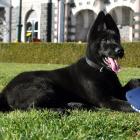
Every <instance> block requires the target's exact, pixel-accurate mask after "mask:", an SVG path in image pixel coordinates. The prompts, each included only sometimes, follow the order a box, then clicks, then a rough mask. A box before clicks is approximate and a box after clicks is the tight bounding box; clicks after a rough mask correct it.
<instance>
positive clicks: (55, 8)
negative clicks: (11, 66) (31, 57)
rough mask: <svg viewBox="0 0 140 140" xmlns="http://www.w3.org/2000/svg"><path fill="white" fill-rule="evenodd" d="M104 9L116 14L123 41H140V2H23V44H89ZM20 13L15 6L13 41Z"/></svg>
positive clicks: (113, 14)
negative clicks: (91, 26)
mask: <svg viewBox="0 0 140 140" xmlns="http://www.w3.org/2000/svg"><path fill="white" fill-rule="evenodd" d="M100 10H105V11H106V12H108V13H110V14H111V15H112V17H113V18H114V20H115V21H116V23H117V25H118V27H119V29H120V33H121V38H122V40H123V41H133V40H134V41H135V40H136V41H139V40H140V22H139V21H140V0H22V41H23V42H25V41H31V40H33V39H37V40H41V41H49V42H50V41H51V42H64V41H68V42H70V41H82V42H85V41H86V36H87V32H88V30H89V27H90V25H91V23H92V22H93V21H94V20H95V18H96V16H97V14H98V13H99V11H100ZM18 11H19V7H14V6H13V7H12V10H11V13H12V18H11V40H12V41H16V40H17V24H18V17H19V16H18ZM134 23H135V24H134Z"/></svg>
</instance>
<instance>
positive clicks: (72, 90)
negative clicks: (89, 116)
mask: <svg viewBox="0 0 140 140" xmlns="http://www.w3.org/2000/svg"><path fill="white" fill-rule="evenodd" d="M87 41H88V42H87V43H88V44H87V52H86V56H85V58H81V59H80V60H79V61H78V62H76V63H74V64H72V65H71V66H68V67H65V68H62V69H57V70H53V71H34V72H24V73H21V74H19V75H18V76H16V77H15V78H14V79H13V80H12V81H11V82H10V83H9V84H8V85H7V86H6V87H5V88H4V90H3V91H2V93H1V94H0V110H1V111H10V110H14V109H22V110H27V109H29V108H32V107H34V108H46V107H47V108H61V107H65V106H67V104H68V103H70V102H80V103H83V104H85V105H87V106H93V107H105V108H110V109H113V110H119V111H133V110H132V109H131V107H130V105H129V104H128V103H127V101H125V93H126V91H127V90H130V89H131V88H134V87H137V86H140V81H139V80H131V81H130V82H129V83H128V84H127V85H126V86H125V87H122V86H121V84H120V82H119V80H118V78H117V75H116V72H117V71H119V66H118V64H117V59H118V58H122V57H123V55H124V50H123V48H122V47H121V44H120V34H119V30H118V28H117V26H116V24H115V22H114V21H113V19H112V17H111V16H110V15H109V14H106V15H105V14H104V12H100V13H99V15H98V16H97V18H96V21H95V22H94V24H93V25H92V26H91V28H90V31H89V34H88V40H87Z"/></svg>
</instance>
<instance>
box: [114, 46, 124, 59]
mask: <svg viewBox="0 0 140 140" xmlns="http://www.w3.org/2000/svg"><path fill="white" fill-rule="evenodd" d="M115 53H116V55H117V56H119V57H123V55H124V50H123V49H122V48H116V49H115Z"/></svg>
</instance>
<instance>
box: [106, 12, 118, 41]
mask: <svg viewBox="0 0 140 140" xmlns="http://www.w3.org/2000/svg"><path fill="white" fill-rule="evenodd" d="M105 23H106V27H107V29H109V30H112V31H114V32H115V33H116V34H118V36H119V39H120V32H119V29H118V27H117V25H116V23H115V21H114V20H113V18H112V17H111V15H110V14H106V16H105Z"/></svg>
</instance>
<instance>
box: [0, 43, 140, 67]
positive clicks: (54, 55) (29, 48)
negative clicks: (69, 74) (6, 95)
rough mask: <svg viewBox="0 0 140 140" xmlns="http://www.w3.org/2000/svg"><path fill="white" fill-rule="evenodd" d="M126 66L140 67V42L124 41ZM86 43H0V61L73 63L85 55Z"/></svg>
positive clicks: (123, 62)
mask: <svg viewBox="0 0 140 140" xmlns="http://www.w3.org/2000/svg"><path fill="white" fill-rule="evenodd" d="M122 45H123V46H124V49H125V57H124V58H123V59H122V60H121V61H120V63H121V64H122V65H123V66H124V67H140V56H139V53H140V43H123V44H122ZM85 50H86V44H79V43H61V44H57V43H56V44H55V43H11V44H4V43H2V44H0V62H16V63H53V64H71V63H73V62H75V61H76V60H77V59H79V58H80V57H82V56H84V54H85Z"/></svg>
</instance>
